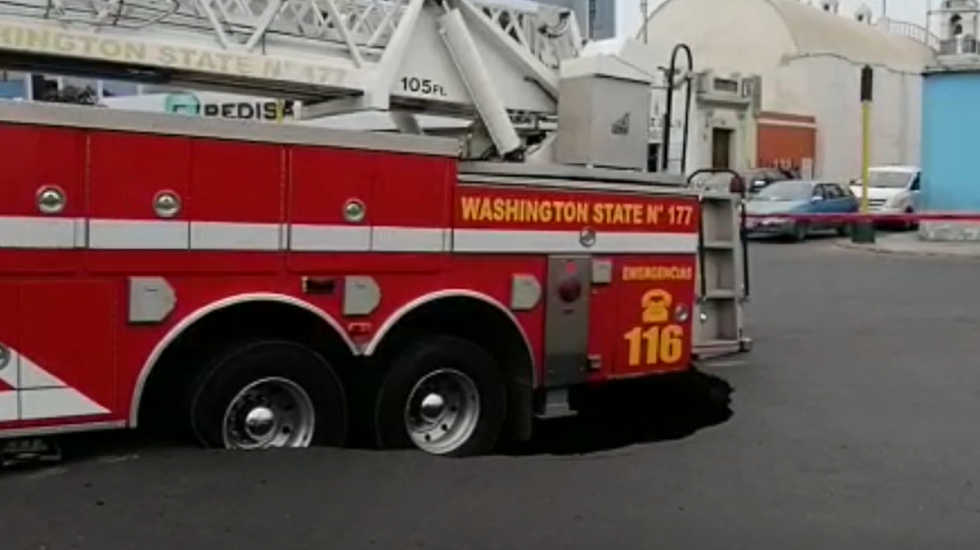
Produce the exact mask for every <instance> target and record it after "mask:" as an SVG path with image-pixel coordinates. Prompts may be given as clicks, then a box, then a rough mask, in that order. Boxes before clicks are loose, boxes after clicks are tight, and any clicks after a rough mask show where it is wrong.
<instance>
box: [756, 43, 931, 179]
mask: <svg viewBox="0 0 980 550" xmlns="http://www.w3.org/2000/svg"><path fill="white" fill-rule="evenodd" d="M860 74H861V67H860V66H858V65H854V64H851V63H849V62H847V61H844V60H842V59H839V58H837V57H829V56H813V57H805V58H799V59H795V60H793V61H790V62H789V63H787V64H786V65H784V66H782V67H780V68H779V70H777V71H776V73H775V78H776V79H777V81H778V83H779V87H780V88H782V93H784V94H785V96H784V97H783V98H778V100H776V101H770V102H769V103H768V105H770V106H772V105H775V108H773V110H777V111H780V112H788V113H794V112H795V113H801V114H809V115H812V116H814V117H815V118H816V121H817V128H818V131H817V146H816V160H815V164H814V170H815V172H816V175H818V176H820V177H824V178H831V179H838V180H845V181H846V180H849V179H851V178H856V177H858V176H859V175H860V173H861V102H860ZM874 79H875V80H874V103H873V106H872V111H871V113H872V117H871V128H872V140H871V163H872V164H873V165H880V164H911V165H916V164H919V159H920V140H921V127H922V118H921V116H922V115H921V110H922V108H921V105H922V77H921V76H920V75H918V74H913V73H902V72H896V71H891V70H888V69H885V68H881V67H877V68H875V73H874ZM796 104H799V105H802V108H796V109H795V110H794V106H795V105H796ZM763 105H764V106H765V105H767V103H766V101H765V98H763ZM764 108H766V109H770V108H772V107H764Z"/></svg>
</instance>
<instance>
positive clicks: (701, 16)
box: [640, 0, 935, 179]
mask: <svg viewBox="0 0 980 550" xmlns="http://www.w3.org/2000/svg"><path fill="white" fill-rule="evenodd" d="M918 30H920V31H922V32H921V38H922V39H923V40H921V41H920V40H916V39H914V38H910V37H907V36H900V35H897V34H893V33H889V32H887V30H884V29H883V28H882V27H880V26H877V25H872V24H871V21H870V10H867V9H866V8H864V9H860V10H859V11H858V12H855V13H852V14H844V13H840V8H839V6H838V3H837V1H836V0H819V1H815V2H812V3H806V4H804V3H801V2H800V1H798V0H725V1H719V0H666V1H665V2H664V3H663V4H662V5H661V6H659V7H658V8H657V9H656V10H655V11H654V12H652V14H651V16H650V18H649V20H648V22H647V30H646V36H647V37H648V40H649V49H648V50H647V51H648V52H656V56H657V57H656V58H653V56H652V55H648V56H647V64H648V66H647V67H645V69H646V70H648V71H650V72H656V70H657V67H658V66H664V65H666V64H667V57H668V54H669V52H670V51H671V49H672V48H673V47H674V45H676V44H677V43H686V44H688V45H689V46H690V47H691V49H692V50H693V52H694V58H695V59H694V62H695V71H703V70H706V69H707V70H711V71H713V72H714V73H717V74H729V75H735V77H738V75H743V76H744V75H758V76H759V77H761V79H760V84H759V87H760V89H759V90H757V91H755V93H756V96H757V102H758V105H756V106H755V110H756V118H757V127H756V128H750V129H749V130H747V131H746V132H743V135H741V136H737V137H736V138H735V139H734V140H732V141H733V145H731V147H732V149H733V152H734V155H733V157H735V158H737V159H741V160H744V159H747V160H745V162H740V163H738V164H746V163H747V164H753V163H755V164H758V165H766V164H770V163H772V162H774V161H779V160H780V155H781V154H783V153H781V152H780V151H781V149H786V150H793V149H794V147H795V148H797V149H798V148H799V147H805V146H806V144H805V143H804V142H805V141H806V140H805V138H801V137H800V136H802V135H803V134H804V133H805V132H804V130H806V129H809V130H810V131H811V138H810V139H811V141H812V142H813V144H812V149H813V151H812V158H811V159H810V162H811V163H812V170H811V171H812V173H813V175H815V176H819V177H826V178H841V179H843V178H848V179H849V178H853V177H856V176H858V175H859V172H860V166H861V147H860V144H861V139H860V135H861V125H860V110H861V106H860V101H859V89H860V78H859V74H860V70H861V67H862V66H864V65H865V64H869V65H871V66H872V67H873V68H874V69H875V87H874V92H875V97H874V108H873V140H872V162H873V163H874V164H918V163H919V155H920V135H921V128H922V124H921V111H922V76H921V75H922V72H923V70H924V69H925V67H926V66H927V65H929V64H931V63H932V62H933V61H934V59H935V55H934V52H933V50H932V49H931V48H930V47H928V46H927V45H926V43H925V42H927V41H928V37H929V36H930V35H929V34H928V33H927V32H925V29H918ZM643 33H644V31H643V30H641V31H640V38H641V40H642V38H643ZM677 96H680V97H683V93H679V94H677V95H676V96H675V97H677ZM682 109H683V102H682V101H681V102H679V103H675V113H677V112H680V111H681V110H682ZM681 116H682V115H681ZM673 118H674V119H675V120H676V119H677V115H675V117H673ZM711 124H712V122H711V117H710V116H708V117H701V118H700V119H699V121H698V123H697V125H698V127H693V126H694V125H692V128H691V139H690V140H689V149H690V150H691V152H692V153H691V157H690V158H689V159H688V163H687V165H688V169H689V170H688V171H690V169H693V168H696V167H698V166H704V165H706V164H710V163H711V162H712V155H714V157H715V158H717V153H718V151H717V149H718V148H717V146H716V145H708V146H705V145H704V144H703V143H700V144H699V143H697V142H698V140H701V141H703V140H704V139H709V140H710V139H711V137H712V136H716V135H718V134H717V133H716V132H713V131H712V128H710V126H711ZM675 125H676V122H675ZM793 129H795V130H793ZM814 129H815V132H813V130H814ZM726 139H727V138H726ZM790 142H793V144H792V147H790V146H789V144H790ZM675 143H676V142H672V145H673V144H675ZM699 150H700V151H701V153H700V154H699V153H698V151H699ZM675 151H676V148H675V147H674V146H672V147H671V158H674V157H677V156H679V153H676V152H675ZM752 153H754V154H752ZM794 154H798V153H794ZM699 156H700V158H699ZM796 160H797V161H799V160H803V161H804V164H805V163H806V159H799V158H797V159H796ZM733 167H735V168H741V167H746V166H733ZM796 168H799V167H796Z"/></svg>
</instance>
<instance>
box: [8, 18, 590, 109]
mask: <svg viewBox="0 0 980 550" xmlns="http://www.w3.org/2000/svg"><path fill="white" fill-rule="evenodd" d="M451 14H455V16H456V17H461V18H462V20H464V21H465V25H464V27H463V28H464V30H465V31H466V32H468V33H469V34H470V35H471V36H470V40H471V41H472V48H471V51H469V52H466V53H464V54H463V55H462V56H461V58H462V59H464V60H465V61H466V63H467V64H469V65H472V64H473V63H477V64H478V65H479V66H478V67H471V68H474V69H479V70H481V71H483V72H484V73H486V75H490V76H491V77H492V78H491V79H490V80H491V81H492V83H493V89H491V90H490V92H491V93H492V95H494V96H495V98H496V100H497V101H498V102H499V103H500V105H501V106H502V107H503V108H504V109H506V110H508V111H511V112H521V113H546V114H553V113H554V112H555V104H556V101H557V95H558V65H559V62H560V61H561V60H563V59H567V58H571V57H577V56H578V55H579V54H580V52H581V45H582V41H581V37H580V36H579V32H578V25H577V22H576V21H575V16H574V14H573V12H571V11H570V10H567V9H564V8H557V7H552V6H545V5H538V4H535V3H532V2H527V1H524V0H520V2H519V3H518V0H478V1H475V0H0V66H4V67H7V68H26V69H34V70H39V69H40V70H49V71H51V72H59V70H60V71H61V72H67V73H76V74H98V75H101V76H113V77H117V78H120V79H135V80H143V81H145V82H151V83H152V82H158V83H165V84H174V85H182V86H196V87H199V88H211V89H219V90H224V91H235V92H250V93H261V94H264V95H275V96H279V97H283V96H285V97H292V98H295V99H302V100H303V101H304V102H305V103H306V104H310V103H319V104H317V105H314V106H312V107H310V108H308V109H307V108H304V113H303V116H304V117H307V118H312V117H316V116H323V115H329V114H336V113H343V112H352V111H357V110H363V109H378V110H386V109H389V108H391V107H392V106H398V107H401V108H407V109H411V110H413V111H415V112H434V113H436V112H442V113H450V114H452V113H459V112H465V113H469V112H472V111H474V110H475V109H477V108H478V107H479V103H481V102H480V101H477V100H474V99H473V97H472V96H471V93H470V92H471V90H470V89H469V87H468V83H471V82H472V81H473V79H472V78H471V76H469V75H466V74H461V68H460V66H459V65H458V64H457V63H456V62H454V59H455V58H457V57H460V56H457V55H456V53H455V52H451V51H449V49H450V48H452V47H453V43H450V42H449V41H444V40H443V37H442V35H445V34H446V33H447V32H449V33H450V34H453V33H454V32H455V31H457V30H458V29H456V28H452V29H450V30H449V31H447V29H446V21H452V19H451V18H448V17H449V16H450V15H451ZM455 42H456V43H459V42H461V41H459V40H456V41H455ZM473 49H475V51H476V52H478V55H477V57H476V59H475V60H474V59H473V57H472V55H470V54H472V53H473V52H472V50H473ZM477 80H479V79H477ZM482 114H483V113H482V112H481V115H482Z"/></svg>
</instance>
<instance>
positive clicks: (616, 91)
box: [556, 55, 652, 171]
mask: <svg viewBox="0 0 980 550" xmlns="http://www.w3.org/2000/svg"><path fill="white" fill-rule="evenodd" d="M651 84H652V80H651V78H650V76H649V75H648V74H646V73H644V72H642V71H640V70H638V69H636V68H634V67H632V66H630V65H628V64H626V63H624V62H623V60H621V59H620V58H619V57H617V56H615V55H596V56H590V57H583V58H578V59H572V60H568V61H566V62H564V63H562V67H561V85H560V96H559V101H558V146H557V158H556V160H557V161H558V162H559V163H561V164H582V165H590V166H597V167H606V168H621V169H632V170H644V171H645V170H646V168H647V154H648V153H647V147H648V144H649V142H650V89H651Z"/></svg>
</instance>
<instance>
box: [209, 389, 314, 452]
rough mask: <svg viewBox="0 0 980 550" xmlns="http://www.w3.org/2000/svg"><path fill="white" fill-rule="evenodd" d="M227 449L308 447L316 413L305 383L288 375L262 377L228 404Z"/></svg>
mask: <svg viewBox="0 0 980 550" xmlns="http://www.w3.org/2000/svg"><path fill="white" fill-rule="evenodd" d="M221 425H222V437H223V439H224V445H225V448H227V449H244V450H252V449H273V448H288V447H308V446H309V445H310V441H312V440H313V430H314V429H315V427H316V413H315V410H314V408H313V401H312V400H311V399H310V396H309V395H308V394H307V393H306V390H304V389H303V388H302V387H300V386H299V385H298V384H296V383H295V382H293V381H291V380H286V379H285V378H263V379H261V380H257V381H255V382H252V383H251V384H249V385H248V386H246V387H245V388H244V389H242V391H240V392H238V395H236V396H235V398H234V399H232V400H231V402H230V403H229V404H228V407H227V408H226V409H225V416H224V419H223V421H222V424H221Z"/></svg>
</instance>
